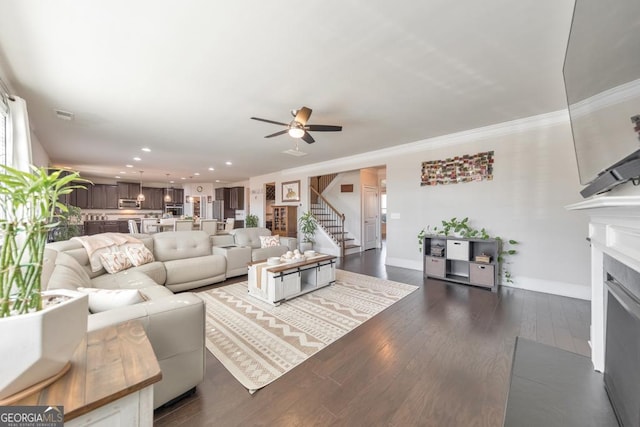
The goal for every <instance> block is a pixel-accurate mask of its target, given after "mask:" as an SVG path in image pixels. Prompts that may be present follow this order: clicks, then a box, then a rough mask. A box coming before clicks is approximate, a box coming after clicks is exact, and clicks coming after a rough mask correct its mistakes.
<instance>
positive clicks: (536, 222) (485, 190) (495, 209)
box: [387, 123, 590, 299]
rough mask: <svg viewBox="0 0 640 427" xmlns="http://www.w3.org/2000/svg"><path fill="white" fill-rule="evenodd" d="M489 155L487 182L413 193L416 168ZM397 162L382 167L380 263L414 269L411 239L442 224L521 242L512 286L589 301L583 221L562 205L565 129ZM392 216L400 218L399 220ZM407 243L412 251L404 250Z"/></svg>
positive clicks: (568, 195) (568, 171) (567, 175)
mask: <svg viewBox="0 0 640 427" xmlns="http://www.w3.org/2000/svg"><path fill="white" fill-rule="evenodd" d="M489 150H494V151H495V154H494V159H495V163H494V179H493V180H492V181H481V182H472V183H466V184H451V185H440V186H435V187H420V185H419V182H420V168H421V162H422V161H426V160H438V159H445V158H449V157H452V156H456V155H462V154H474V153H477V152H481V151H489ZM420 154H421V155H419V156H416V155H415V153H411V154H405V155H399V156H396V157H394V158H392V159H390V161H389V163H388V164H387V194H388V196H387V197H388V215H387V221H388V224H387V242H388V247H387V252H388V259H387V262H388V263H389V264H392V265H400V266H407V267H411V266H413V267H414V268H421V267H422V264H421V257H420V253H419V252H418V246H417V239H416V235H417V234H418V232H419V231H420V230H421V229H422V227H423V226H427V225H431V226H434V225H441V221H442V220H444V219H447V220H448V219H450V218H452V217H457V218H459V219H462V218H464V217H469V218H470V223H471V225H472V226H474V227H476V228H482V227H484V228H486V229H487V230H488V231H489V233H490V234H492V235H499V236H502V237H504V238H508V239H515V240H517V241H519V242H520V244H519V245H518V247H517V248H516V249H517V250H518V252H519V254H517V255H515V256H513V257H510V258H511V261H512V265H510V266H509V269H510V271H511V272H512V274H513V276H514V280H515V283H514V285H513V286H515V287H521V288H526V289H532V290H539V291H544V292H553V293H559V294H563V295H571V296H576V297H580V298H584V299H588V298H589V289H590V287H589V286H590V285H589V283H590V279H589V245H588V244H587V242H586V240H585V237H586V234H587V230H588V225H587V224H588V220H587V218H585V217H584V216H582V215H576V214H575V213H574V212H568V211H567V210H565V208H564V206H566V205H568V204H570V203H572V202H576V201H578V200H579V194H578V192H579V190H580V186H579V183H578V175H577V167H576V162H575V156H574V153H573V146H572V139H571V131H570V128H569V126H568V124H567V123H563V124H556V125H553V126H548V127H544V128H541V129H534V130H528V131H524V132H515V133H512V134H509V135H503V136H499V137H491V138H486V139H478V140H477V141H473V142H468V143H464V144H461V145H456V146H451V147H442V148H438V149H435V150H432V151H425V152H423V153H420ZM398 215H399V216H400V218H398ZM407 242H411V244H407Z"/></svg>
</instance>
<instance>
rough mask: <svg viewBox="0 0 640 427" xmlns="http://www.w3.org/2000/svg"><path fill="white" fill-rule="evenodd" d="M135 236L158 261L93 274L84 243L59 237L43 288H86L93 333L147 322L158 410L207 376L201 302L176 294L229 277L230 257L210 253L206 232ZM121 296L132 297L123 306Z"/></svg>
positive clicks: (48, 252) (50, 247) (186, 294)
mask: <svg viewBox="0 0 640 427" xmlns="http://www.w3.org/2000/svg"><path fill="white" fill-rule="evenodd" d="M133 237H135V238H136V239H138V240H139V241H141V242H142V243H143V244H144V246H145V247H146V248H147V249H148V250H149V251H150V252H151V253H152V254H153V258H154V259H155V260H154V261H152V262H148V263H145V264H142V265H140V266H137V267H131V268H127V269H124V270H122V271H119V272H115V273H113V274H109V273H108V272H107V271H106V270H105V269H104V268H100V269H99V270H97V271H93V270H94V269H92V268H91V260H90V257H89V254H88V252H87V250H86V249H85V247H83V245H82V244H81V243H80V242H78V241H75V240H68V241H62V242H55V243H50V244H48V245H47V248H46V250H45V263H44V268H43V276H42V279H43V280H42V282H43V289H59V288H65V289H73V290H78V289H79V288H83V289H81V290H82V291H83V292H87V293H89V305H90V309H91V308H92V298H93V300H95V301H96V303H95V304H94V305H99V307H98V308H99V309H100V310H102V311H99V312H96V313H92V314H89V321H88V329H89V330H90V331H91V330H96V329H100V328H103V327H106V326H109V325H113V324H117V323H120V322H124V321H127V320H132V319H138V320H140V321H141V322H142V324H143V326H144V328H145V331H146V333H147V336H148V337H149V341H150V342H151V345H152V347H153V350H154V352H155V354H156V357H157V359H158V362H159V364H160V368H161V369H162V380H161V381H160V382H158V383H156V384H155V385H154V408H157V407H159V406H161V405H163V404H165V403H167V402H169V401H171V400H172V399H175V398H177V397H179V396H181V395H182V394H184V393H186V392H189V391H190V390H191V389H193V388H194V387H195V386H196V385H198V384H199V383H200V382H201V381H202V380H203V379H204V373H205V354H206V353H205V351H206V347H205V338H204V331H205V306H204V302H203V301H202V299H201V298H200V297H198V296H197V295H196V294H194V293H191V292H181V293H178V294H174V292H177V291H185V290H189V289H193V288H196V287H200V286H204V285H209V284H213V283H217V282H221V281H223V280H225V277H226V275H225V271H226V259H225V258H224V257H223V256H222V255H216V254H213V253H212V249H211V242H210V239H209V235H208V234H207V233H206V232H204V231H176V232H166V233H157V234H153V235H144V234H141V235H133ZM124 295H126V296H124ZM131 295H133V296H131ZM123 296H124V297H123ZM104 298H107V299H108V298H112V299H113V300H112V301H107V302H105V301H104ZM130 298H133V299H130ZM136 298H137V299H136ZM123 299H125V300H128V301H125V302H126V303H125V304H124V305H123V304H122V302H123ZM105 306H106V308H105Z"/></svg>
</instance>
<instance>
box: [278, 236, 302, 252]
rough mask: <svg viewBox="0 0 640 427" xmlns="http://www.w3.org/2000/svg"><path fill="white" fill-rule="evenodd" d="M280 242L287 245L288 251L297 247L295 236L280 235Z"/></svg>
mask: <svg viewBox="0 0 640 427" xmlns="http://www.w3.org/2000/svg"><path fill="white" fill-rule="evenodd" d="M280 244H281V245H284V246H286V247H288V248H289V250H290V251H294V250H296V249H298V239H296V238H295V237H282V236H280Z"/></svg>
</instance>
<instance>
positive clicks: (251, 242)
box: [211, 227, 298, 277]
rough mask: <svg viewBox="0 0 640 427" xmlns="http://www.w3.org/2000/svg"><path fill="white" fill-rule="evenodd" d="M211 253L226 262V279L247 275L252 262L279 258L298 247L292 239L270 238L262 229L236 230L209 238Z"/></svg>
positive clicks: (296, 240)
mask: <svg viewBox="0 0 640 427" xmlns="http://www.w3.org/2000/svg"><path fill="white" fill-rule="evenodd" d="M211 243H212V244H213V253H214V254H218V255H222V256H224V257H225V258H226V260H227V271H226V275H227V277H234V276H240V275H242V274H247V264H248V263H250V262H252V261H260V260H265V259H267V258H269V257H279V256H281V255H282V254H284V253H286V252H287V251H293V250H295V249H296V248H297V246H298V239H296V238H294V237H281V236H272V235H271V230H269V229H268V228H263V227H252V228H236V229H234V230H231V232H230V233H229V234H223V235H214V236H211Z"/></svg>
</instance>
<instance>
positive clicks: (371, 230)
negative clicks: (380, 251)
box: [362, 186, 380, 251]
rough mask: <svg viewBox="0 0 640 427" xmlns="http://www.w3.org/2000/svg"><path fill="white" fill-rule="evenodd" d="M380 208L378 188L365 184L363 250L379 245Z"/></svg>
mask: <svg viewBox="0 0 640 427" xmlns="http://www.w3.org/2000/svg"><path fill="white" fill-rule="evenodd" d="M379 210H380V207H379V201H378V189H377V188H376V187H369V186H364V191H363V209H362V215H363V230H362V231H363V232H362V237H363V239H362V240H363V241H362V248H363V250H365V251H366V250H367V249H373V248H377V247H378V230H379V229H380V226H379V225H378V212H379Z"/></svg>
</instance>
